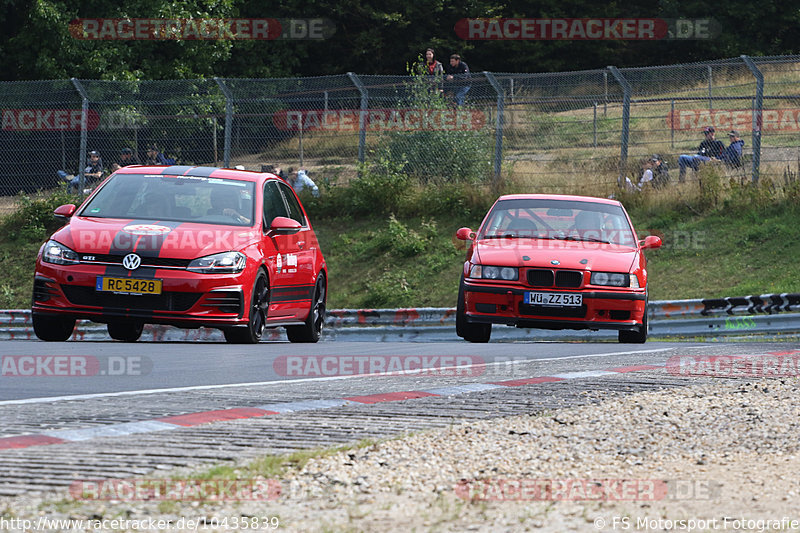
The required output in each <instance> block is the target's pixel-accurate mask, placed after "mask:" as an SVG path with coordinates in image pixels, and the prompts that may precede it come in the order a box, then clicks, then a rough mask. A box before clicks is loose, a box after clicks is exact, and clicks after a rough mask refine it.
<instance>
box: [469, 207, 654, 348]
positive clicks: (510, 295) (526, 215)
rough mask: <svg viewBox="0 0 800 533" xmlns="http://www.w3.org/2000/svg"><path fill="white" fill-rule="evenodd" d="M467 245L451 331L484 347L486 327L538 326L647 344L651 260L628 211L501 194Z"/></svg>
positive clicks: (649, 244) (488, 329) (649, 245)
mask: <svg viewBox="0 0 800 533" xmlns="http://www.w3.org/2000/svg"><path fill="white" fill-rule="evenodd" d="M456 237H458V238H459V239H461V240H465V241H469V244H468V246H467V258H466V261H465V262H464V271H463V274H462V277H461V285H460V287H459V291H458V303H457V306H456V332H457V334H458V336H459V337H463V338H464V339H466V340H468V341H471V342H488V341H489V337H490V336H491V333H492V324H507V325H510V326H516V327H520V328H543V329H592V330H598V329H616V330H618V331H619V342H638V343H641V342H645V340H647V312H646V307H647V269H646V266H647V261H646V259H645V256H644V253H643V250H645V249H647V248H658V247H660V246H661V239H660V238H658V237H656V236H649V237H647V238H645V239H644V240H643V241H641V242H640V241H637V239H636V233H635V231H634V229H633V226H632V224H631V221H630V218H629V217H628V213H626V212H625V209H624V208H623V207H622V204H621V203H619V202H618V201H615V200H606V199H603V198H589V197H584V196H562V195H550V194H547V195H543V194H516V195H509V196H501V197H500V198H499V199H498V200H497V202H495V204H494V206H492V208H491V210H490V211H489V214H488V215H486V218H485V219H484V221H483V224H481V227H480V229H479V230H478V232H477V233H475V232H473V231H472V230H471V229H469V228H461V229H459V230H458V232H457V233H456Z"/></svg>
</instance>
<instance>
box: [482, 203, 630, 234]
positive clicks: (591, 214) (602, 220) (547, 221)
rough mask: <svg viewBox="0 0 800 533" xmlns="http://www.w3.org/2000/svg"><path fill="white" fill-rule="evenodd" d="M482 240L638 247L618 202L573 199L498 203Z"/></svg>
mask: <svg viewBox="0 0 800 533" xmlns="http://www.w3.org/2000/svg"><path fill="white" fill-rule="evenodd" d="M478 238H479V239H497V238H534V239H554V240H566V241H570V240H571V241H588V242H605V243H611V244H620V245H623V246H636V239H635V236H634V233H633V230H632V229H631V226H630V224H629V223H628V218H627V217H626V215H625V212H624V211H623V209H622V208H621V207H620V206H618V205H611V204H604V203H595V202H581V201H573V200H545V199H536V200H534V199H518V200H503V201H501V202H498V203H497V204H496V205H495V206H494V208H493V209H492V211H491V212H490V213H489V216H488V217H487V220H486V223H485V224H484V225H483V227H482V228H481V232H480V233H479V235H478Z"/></svg>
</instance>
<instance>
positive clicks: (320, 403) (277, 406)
mask: <svg viewBox="0 0 800 533" xmlns="http://www.w3.org/2000/svg"><path fill="white" fill-rule="evenodd" d="M348 403H350V402H348V401H347V400H309V401H307V402H286V403H268V404H266V405H256V406H255V408H256V409H263V410H265V411H275V412H277V413H291V412H293V411H310V410H313V409H328V408H330V407H341V406H342V405H347V404H348Z"/></svg>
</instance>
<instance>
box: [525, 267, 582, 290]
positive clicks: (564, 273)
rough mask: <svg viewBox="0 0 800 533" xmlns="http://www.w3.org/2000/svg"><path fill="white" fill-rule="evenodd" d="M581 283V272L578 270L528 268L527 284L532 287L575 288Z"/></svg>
mask: <svg viewBox="0 0 800 533" xmlns="http://www.w3.org/2000/svg"><path fill="white" fill-rule="evenodd" d="M582 284H583V272H582V271H580V270H556V271H555V273H553V271H552V270H540V269H531V270H528V285H532V286H534V287H553V286H556V287H560V288H562V289H577V288H578V287H580V286H581V285H582Z"/></svg>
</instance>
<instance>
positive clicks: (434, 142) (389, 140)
mask: <svg viewBox="0 0 800 533" xmlns="http://www.w3.org/2000/svg"><path fill="white" fill-rule="evenodd" d="M435 87H436V85H435V84H433V85H432V84H431V82H430V79H429V78H428V77H427V76H425V75H423V74H419V73H414V72H412V73H411V78H410V81H409V82H408V84H407V87H406V89H407V94H408V97H407V98H406V100H405V102H403V105H404V106H406V107H407V108H409V109H414V110H420V111H422V112H423V113H434V114H436V115H442V116H444V115H447V114H449V113H453V114H456V115H455V116H456V117H458V116H459V115H458V113H464V114H468V115H469V117H465V118H464V120H465V121H467V119H468V118H469V122H471V116H472V115H471V114H472V112H473V110H472V109H470V108H466V107H460V108H455V109H454V108H453V107H452V106H451V105H450V104H449V103H448V102H447V100H445V99H444V98H443V97H442V96H441V95H440V93H439V92H438V91H436V90H435ZM493 139H494V137H493V136H492V135H490V134H489V133H487V132H486V131H484V129H483V128H481V129H480V130H473V129H466V130H450V129H432V130H416V131H391V132H387V133H386V134H384V135H383V137H382V138H381V140H380V142H379V148H378V150H377V152H376V153H377V155H378V157H379V158H385V159H387V160H388V161H390V162H391V163H392V164H395V165H399V166H400V169H401V170H402V172H404V173H405V174H407V175H409V176H411V177H413V178H416V179H418V180H419V181H420V182H421V183H428V182H439V183H444V182H467V183H480V182H483V181H484V180H486V179H487V178H489V177H490V176H491V172H492V147H493Z"/></svg>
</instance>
